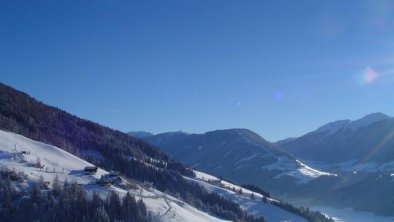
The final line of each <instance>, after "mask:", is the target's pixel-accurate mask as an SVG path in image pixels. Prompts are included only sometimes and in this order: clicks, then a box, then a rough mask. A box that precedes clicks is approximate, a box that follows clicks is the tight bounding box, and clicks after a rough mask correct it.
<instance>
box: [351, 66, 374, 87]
mask: <svg viewBox="0 0 394 222" xmlns="http://www.w3.org/2000/svg"><path fill="white" fill-rule="evenodd" d="M379 77H380V75H379V73H378V72H377V71H376V70H375V69H373V68H372V67H370V66H368V67H366V68H365V69H363V70H362V71H360V72H358V73H357V74H356V76H355V79H356V81H357V82H358V83H360V84H361V85H372V84H373V83H374V82H375V81H376V80H377V79H378V78H379Z"/></svg>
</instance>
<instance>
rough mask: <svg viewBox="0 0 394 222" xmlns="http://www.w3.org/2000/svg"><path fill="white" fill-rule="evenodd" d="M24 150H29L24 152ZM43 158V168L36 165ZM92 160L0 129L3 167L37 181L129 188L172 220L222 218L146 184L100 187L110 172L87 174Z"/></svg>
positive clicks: (92, 188)
mask: <svg viewBox="0 0 394 222" xmlns="http://www.w3.org/2000/svg"><path fill="white" fill-rule="evenodd" d="M22 151H26V152H28V154H23V155H22V154H21V152H22ZM37 158H40V162H41V164H42V165H45V166H44V168H43V169H39V168H36V167H35V166H33V165H34V164H36V162H37ZM86 166H92V164H90V163H88V162H86V161H84V160H82V159H80V158H78V157H76V156H74V155H72V154H70V153H68V152H66V151H64V150H62V149H60V148H57V147H55V146H51V145H47V144H44V143H41V142H37V141H34V140H31V139H29V138H26V137H24V136H21V135H18V134H15V133H11V132H6V131H3V130H0V167H7V168H9V169H13V170H15V171H17V172H24V173H25V174H27V175H28V180H29V181H30V182H32V181H37V180H38V179H39V178H40V177H41V176H42V177H43V178H44V181H49V182H52V180H53V179H54V178H55V176H56V175H58V177H59V179H60V180H61V181H64V180H65V179H67V180H68V181H69V182H72V181H76V182H77V183H78V184H81V185H82V186H84V188H86V190H87V191H88V193H92V192H93V191H96V192H98V193H99V194H100V195H101V196H102V197H106V196H107V195H108V194H109V193H110V191H111V190H114V191H116V192H117V193H119V194H120V195H125V194H126V193H127V192H130V193H131V194H133V195H134V196H135V197H136V198H137V199H139V198H142V199H143V201H144V203H145V204H146V206H147V209H148V210H149V211H150V212H152V214H153V215H155V216H157V218H158V219H160V221H171V222H183V221H193V222H223V221H225V220H222V219H218V218H216V217H214V216H211V215H209V214H208V213H205V212H202V211H200V210H198V209H196V208H194V207H192V206H190V205H188V204H186V203H185V202H183V201H180V200H178V199H176V198H174V197H172V196H169V195H167V194H164V193H162V192H160V191H158V190H155V189H148V188H146V189H145V188H143V187H142V186H141V184H137V186H138V189H136V190H133V189H130V190H124V189H122V188H120V187H117V186H110V187H101V186H99V185H97V184H96V181H97V180H98V179H99V178H100V176H101V175H103V174H106V173H107V172H106V171H104V170H102V169H99V170H98V172H97V173H96V174H95V175H86V174H85V173H84V172H83V169H84V167H86Z"/></svg>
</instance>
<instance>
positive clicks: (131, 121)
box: [0, 0, 394, 141]
mask: <svg viewBox="0 0 394 222" xmlns="http://www.w3.org/2000/svg"><path fill="white" fill-rule="evenodd" d="M0 81H1V82H3V83H5V84H8V85H11V86H13V87H15V88H17V89H20V90H22V91H25V92H27V93H29V94H31V95H32V96H33V97H35V98H37V99H39V100H41V101H43V102H45V103H48V104H50V105H54V106H57V107H60V108H62V109H64V110H66V111H68V112H71V113H73V114H76V115H78V116H81V117H83V118H86V119H90V120H93V121H97V122H99V123H102V124H104V125H107V126H110V127H112V128H116V129H119V130H122V131H130V130H145V131H150V132H154V133H159V132H166V131H178V130H182V131H186V132H196V133H200V132H205V131H209V130H214V129H225V128H249V129H251V130H254V131H256V132H257V133H259V134H261V135H262V136H263V137H265V138H266V139H268V140H271V141H275V140H278V139H282V138H286V137H290V136H299V135H302V134H304V133H306V132H308V131H311V130H314V129H316V128H317V127H318V126H320V125H322V124H325V123H327V122H330V121H334V120H337V119H347V118H350V119H356V118H360V117H362V116H364V115H366V114H368V113H371V112H378V111H379V112H383V113H386V114H388V115H392V116H393V115H394V1H384V0H371V1H360V0H354V1H351V0H348V1H341V0H330V1H324V0H321V1H315V0H309V1H301V0H297V1H290V0H286V1H280V0H272V1H261V0H258V1H257V0H256V1H253V0H250V1H249V0H248V1H245V0H238V1H233V0H156V1H151V0H141V1H132V0H128V1H126V0H125V1H116V0H111V1H109V0H100V1H94V0H78V1H73V0H67V1H53V0H47V1H44V0H28V1H27V0H26V1H19V0H0Z"/></svg>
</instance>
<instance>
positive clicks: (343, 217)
mask: <svg viewBox="0 0 394 222" xmlns="http://www.w3.org/2000/svg"><path fill="white" fill-rule="evenodd" d="M312 210H317V211H320V212H322V213H324V214H327V215H329V216H330V217H332V218H333V219H334V220H335V221H337V222H393V221H394V217H381V216H377V215H375V214H373V213H370V212H364V211H354V210H353V209H350V208H346V209H334V208H330V207H313V208H312Z"/></svg>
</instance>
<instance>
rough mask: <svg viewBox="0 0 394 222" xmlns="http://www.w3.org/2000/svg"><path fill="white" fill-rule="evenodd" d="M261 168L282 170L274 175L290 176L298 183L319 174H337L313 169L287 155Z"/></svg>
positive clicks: (316, 176) (305, 181) (307, 180)
mask: <svg viewBox="0 0 394 222" xmlns="http://www.w3.org/2000/svg"><path fill="white" fill-rule="evenodd" d="M263 169H268V170H280V171H283V172H282V173H280V174H278V175H276V176H275V177H276V178H280V177H283V176H291V177H294V178H296V179H297V183H299V184H300V183H307V182H309V181H311V180H313V179H316V178H318V177H321V176H337V175H336V174H334V173H328V172H324V171H320V170H317V169H314V168H312V167H310V166H308V165H306V164H305V163H303V162H301V161H299V160H296V162H294V161H293V160H290V159H289V158H287V157H280V158H279V159H278V161H276V162H275V163H273V164H270V165H268V166H264V167H263Z"/></svg>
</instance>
